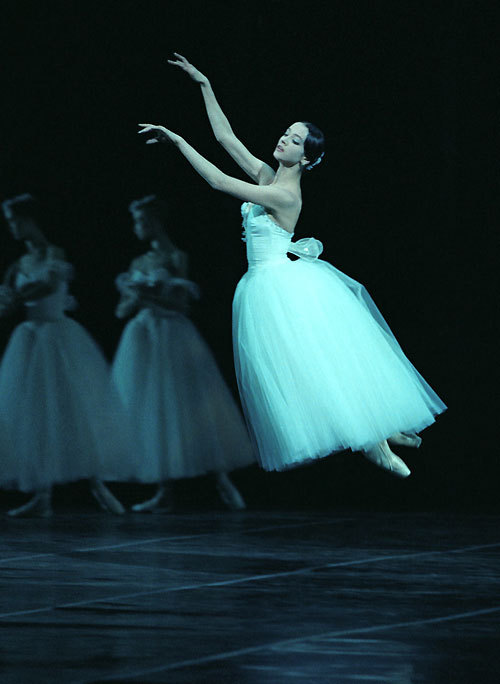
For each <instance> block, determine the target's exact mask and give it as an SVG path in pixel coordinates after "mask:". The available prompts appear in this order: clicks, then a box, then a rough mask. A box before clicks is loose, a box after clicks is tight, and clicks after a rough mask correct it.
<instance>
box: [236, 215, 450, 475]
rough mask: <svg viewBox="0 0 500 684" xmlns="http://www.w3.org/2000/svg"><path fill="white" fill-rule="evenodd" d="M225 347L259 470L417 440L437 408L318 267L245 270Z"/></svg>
mask: <svg viewBox="0 0 500 684" xmlns="http://www.w3.org/2000/svg"><path fill="white" fill-rule="evenodd" d="M272 230H274V232H275V233H276V234H278V233H279V232H280V231H281V232H282V233H284V231H282V229H278V228H275V227H274V228H273V229H272ZM278 237H280V236H279V235H278ZM285 238H286V236H285ZM288 239H289V236H288ZM233 340H234V356H235V366H236V374H237V378H238V384H239V388H240V394H241V399H242V404H243V407H244V411H245V415H246V418H247V423H248V425H249V428H250V430H251V434H252V437H253V439H254V441H255V444H256V445H257V448H258V453H259V458H260V462H261V465H262V466H263V467H264V468H265V469H267V470H282V469H285V468H288V467H291V466H294V465H298V464H300V463H302V462H305V461H308V460H311V459H315V458H319V457H322V456H326V455H327V454H330V453H331V452H334V451H339V450H343V449H348V448H349V449H352V450H353V451H355V450H363V449H367V448H369V447H371V446H374V445H375V444H377V443H378V442H380V441H382V440H383V439H386V438H387V437H389V436H390V435H392V434H394V433H395V432H400V431H411V432H418V431H420V430H422V429H423V428H425V427H426V426H428V425H430V424H431V423H432V422H434V417H435V416H436V415H437V414H438V413H441V412H442V411H444V410H445V408H446V406H445V405H444V404H443V402H442V401H441V400H440V399H439V397H438V396H437V395H436V393H435V392H434V391H433V390H432V389H431V388H430V387H429V385H428V384H427V383H426V382H425V380H424V379H423V378H422V377H421V376H420V374H419V373H418V372H417V370H416V369H415V368H414V367H413V366H412V364H411V363H410V361H409V360H408V359H407V358H406V356H405V355H404V354H403V352H402V351H401V348H400V347H399V345H398V343H397V341H396V340H395V338H394V336H393V335H392V333H391V331H390V329H389V328H388V326H387V324H386V323H385V321H384V320H383V318H382V316H381V315H380V313H379V312H378V310H377V308H376V306H375V305H374V303H373V301H372V300H371V298H370V297H369V295H368V293H367V292H366V290H365V289H364V287H363V286H362V285H360V284H359V283H357V282H356V281H354V280H352V279H351V278H349V277H348V276H346V275H344V274H343V273H341V272H340V271H338V270H337V269H336V268H334V267H333V266H331V265H330V264H329V263H327V262H325V261H322V260H319V259H318V260H316V261H307V260H306V259H302V258H301V259H298V260H296V261H292V260H290V259H288V258H282V259H281V260H279V261H277V262H276V263H264V264H261V265H257V266H255V267H252V268H250V270H249V271H248V272H247V273H246V274H245V275H244V276H243V278H242V279H241V281H240V282H239V284H238V287H237V289H236V292H235V296H234V303H233Z"/></svg>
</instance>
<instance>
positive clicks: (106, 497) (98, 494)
mask: <svg viewBox="0 0 500 684" xmlns="http://www.w3.org/2000/svg"><path fill="white" fill-rule="evenodd" d="M90 491H91V492H92V495H93V497H94V498H95V499H96V501H97V503H98V504H99V506H100V507H101V508H102V509H103V511H108V512H109V513H114V514H115V515H123V514H124V513H125V509H124V507H123V506H122V504H121V503H120V502H119V501H118V499H117V498H116V496H115V495H114V494H112V493H111V492H110V490H109V489H108V488H107V487H106V485H105V484H104V482H102V481H101V480H98V479H97V478H96V477H93V478H91V480H90Z"/></svg>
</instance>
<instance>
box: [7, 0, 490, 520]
mask: <svg viewBox="0 0 500 684" xmlns="http://www.w3.org/2000/svg"><path fill="white" fill-rule="evenodd" d="M1 11H2V16H1V20H2V21H1V28H0V31H1V35H0V39H1V50H2V58H1V64H0V70H1V81H2V83H1V93H2V105H1V109H2V118H3V125H2V130H1V134H0V135H1V140H0V154H1V156H0V197H1V198H2V199H3V198H5V197H8V196H11V195H13V194H15V193H18V192H24V191H30V192H32V193H34V194H36V195H37V196H38V197H39V198H40V199H41V200H42V201H43V202H44V203H45V205H46V208H47V211H48V215H49V216H50V227H49V229H48V231H47V232H48V235H49V237H50V239H51V240H52V241H53V242H55V243H58V244H60V245H62V246H64V247H65V248H66V250H67V252H68V254H69V257H70V260H71V261H72V262H73V263H74V264H75V266H76V269H77V274H78V278H77V281H76V282H75V287H74V292H75V294H76V296H77V298H78V300H79V303H80V308H79V310H78V311H77V313H76V314H75V317H76V319H77V320H79V321H80V322H82V323H83V324H84V325H85V326H86V327H87V328H88V329H89V330H90V332H91V333H92V334H93V335H94V337H95V338H96V339H97V340H98V342H99V343H100V344H101V346H102V347H103V348H104V350H105V352H106V354H107V356H108V357H109V358H111V357H112V354H113V350H114V349H115V347H116V343H117V340H118V338H119V334H120V331H121V327H122V323H121V322H119V321H117V320H115V319H114V317H113V307H114V305H115V302H116V294H115V291H114V286H113V280H114V277H115V275H116V274H117V273H118V272H120V271H122V270H124V269H125V268H126V266H127V264H128V262H129V261H130V259H131V258H132V257H133V256H134V255H135V254H136V253H137V252H138V250H139V249H141V245H140V244H139V243H137V241H136V240H135V238H134V236H133V234H132V231H131V221H130V217H129V215H128V213H127V204H128V203H129V202H130V200H131V199H133V198H136V197H139V196H141V195H143V194H145V193H150V192H156V193H158V194H160V195H161V196H163V197H164V198H165V199H167V201H168V202H169V204H170V216H171V219H170V224H169V230H170V233H171V235H172V236H173V238H174V241H175V242H177V243H178V244H179V246H181V247H182V248H183V249H185V250H186V251H187V252H188V253H189V255H190V258H191V276H192V278H193V279H194V280H196V281H197V282H198V283H199V284H200V286H201V288H202V291H203V299H202V301H201V302H200V303H199V304H198V305H197V307H196V308H195V310H194V313H193V317H194V320H195V322H196V324H197V325H198V327H199V328H200V330H201V332H202V333H203V335H204V336H205V338H206V339H207V341H208V342H209V343H210V345H211V347H212V348H213V350H214V353H215V355H216V358H217V360H218V362H219V364H220V367H221V369H222V371H223V373H224V375H225V377H226V378H227V380H228V382H229V383H230V385H231V387H232V388H233V389H234V390H235V392H236V384H235V380H234V374H233V366H232V349H231V298H232V292H233V290H234V287H235V285H236V283H237V281H238V278H239V277H240V275H241V274H242V272H243V271H244V268H245V258H244V250H243V245H242V243H241V242H240V225H241V220H240V216H239V206H238V202H237V201H236V200H234V199H232V198H229V197H226V196H223V195H220V194H218V193H215V192H214V191H212V190H211V189H210V188H209V187H208V186H207V185H205V184H204V182H203V181H202V180H201V179H200V178H198V177H197V176H196V174H194V173H193V172H192V170H191V168H190V167H189V166H188V165H187V164H186V163H185V162H184V160H183V159H182V158H181V157H180V155H178V154H176V151H175V150H174V149H172V148H168V147H166V146H146V145H144V140H143V139H141V138H139V137H138V136H137V135H136V124H137V123H138V122H144V121H146V122H155V123H164V124H165V125H167V126H168V127H169V128H171V129H172V130H174V131H176V132H179V133H180V134H181V135H183V136H184V137H185V138H187V139H188V140H189V141H190V142H192V144H194V146H195V147H196V148H197V149H198V150H199V151H200V152H201V153H202V154H205V155H206V156H207V157H208V158H209V159H211V160H212V161H214V162H215V163H216V164H218V165H220V166H221V168H223V169H224V170H225V171H226V172H228V173H234V174H235V175H237V176H239V177H242V175H241V172H240V171H239V169H237V168H236V167H235V166H234V165H233V163H232V161H231V160H230V159H229V158H226V157H225V156H224V154H223V151H222V150H221V149H219V148H218V146H217V143H216V142H215V140H214V139H213V137H212V135H211V131H210V128H209V125H208V122H207V119H206V116H205V114H204V110H203V106H202V100H201V95H200V93H199V92H198V88H197V86H196V85H194V84H193V83H192V82H191V81H189V80H188V79H187V78H186V77H185V76H184V75H183V74H182V73H181V72H180V71H178V70H175V69H174V68H173V67H170V66H169V65H168V64H167V62H166V59H167V57H168V56H170V55H171V53H172V52H173V51H174V50H176V51H180V52H181V53H183V54H185V55H186V56H187V57H188V58H189V59H190V60H191V61H192V62H193V63H194V64H195V65H197V66H198V67H199V68H200V69H201V70H202V71H204V72H205V73H206V74H207V75H208V76H209V77H210V79H211V81H212V84H213V86H214V89H215V91H216V93H217V95H218V97H219V99H220V101H221V104H222V106H223V108H224V109H225V111H226V113H227V115H228V117H229V119H230V120H231V122H232V124H233V127H234V129H235V131H236V133H237V134H238V135H239V136H240V137H241V138H242V139H243V141H244V142H245V143H246V144H247V145H248V147H249V148H250V149H251V150H252V151H253V152H254V153H255V154H257V155H258V156H261V157H262V158H264V159H266V160H268V161H270V160H271V153H272V150H273V149H274V145H275V143H276V139H277V136H278V135H279V134H280V132H281V131H282V129H283V127H284V126H285V125H289V124H290V123H291V122H293V121H296V120H300V119H303V120H310V121H313V122H315V123H316V124H317V125H319V126H320V127H321V128H322V129H323V130H324V131H325V134H326V136H327V155H326V158H325V161H324V163H323V164H322V165H321V166H320V167H319V168H318V169H316V170H315V171H314V173H313V174H311V175H310V176H309V177H307V179H306V180H305V182H304V210H303V214H302V217H301V220H300V222H299V225H298V227H297V233H296V234H297V236H298V237H303V236H307V235H314V236H316V237H318V238H319V239H321V240H322V241H323V243H324V245H325V252H324V258H326V259H327V260H329V261H331V262H332V263H334V264H335V265H336V266H337V267H338V268H340V269H341V270H343V271H345V272H346V273H348V274H349V275H351V276H352V277H354V278H356V279H357V280H360V281H361V282H363V283H364V284H365V285H366V286H367V288H368V290H369V291H370V292H371V294H372V295H373V297H374V299H375V301H376V302H377V304H378V305H379V308H380V309H381V310H382V312H383V314H384V315H385V317H386V318H387V320H388V322H389V324H390V325H391V327H392V329H393V330H394V332H395V334H396V336H397V337H398V339H399V340H400V342H401V344H402V346H403V348H404V349H405V351H406V352H407V355H408V356H409V357H410V359H411V360H412V361H413V363H414V364H415V365H416V366H417V368H418V369H419V370H420V371H421V373H422V374H423V375H424V377H426V379H427V380H428V381H429V382H430V384H431V385H432V386H433V387H434V388H435V389H436V390H437V391H438V393H439V394H440V395H441V396H442V398H443V399H444V401H445V402H446V403H447V404H448V405H449V407H450V408H449V410H448V412H447V413H446V414H445V415H444V416H443V417H442V418H440V419H439V421H438V423H437V424H436V425H435V426H433V427H432V428H430V429H429V430H427V431H426V433H425V439H424V446H422V448H421V449H420V450H419V452H417V453H414V452H409V453H407V454H406V455H407V456H408V462H409V465H410V467H412V469H413V470H414V473H413V475H412V477H411V478H410V479H409V480H408V481H405V482H401V481H397V480H393V479H391V478H390V477H389V476H387V475H386V474H385V473H382V472H379V471H378V470H377V469H375V468H373V467H371V466H370V465H369V464H367V463H365V462H362V461H361V458H359V457H357V456H352V455H351V454H340V455H337V456H333V457H330V458H329V459H325V460H323V461H321V462H318V463H317V464H315V465H313V466H309V467H307V468H302V469H299V470H296V471H292V472H288V473H284V474H266V473H264V472H262V471H259V470H258V469H257V468H253V469H250V470H248V471H246V472H243V473H240V474H239V475H237V477H236V479H237V481H238V483H239V485H240V486H241V488H242V490H243V491H244V493H245V494H246V496H247V498H248V499H249V500H250V501H253V502H254V503H255V504H257V505H261V504H262V505H271V504H273V503H276V504H278V505H290V506H291V505H305V506H307V505H314V506H337V505H347V506H350V505H354V506H368V507H377V508H391V507H394V508H401V507H403V508H404V507H410V508H429V507H432V508H439V507H444V508H461V507H467V508H476V509H479V508H481V509H485V508H486V509H491V508H493V507H495V506H496V507H498V504H497V500H498V499H497V496H496V490H497V481H498V476H499V475H500V468H499V467H498V465H497V463H498V439H497V438H496V436H495V432H496V423H497V418H496V411H495V408H494V404H493V401H494V396H493V395H494V393H495V390H494V388H495V387H496V385H495V384H494V383H493V376H494V373H495V370H496V369H495V360H496V338H497V335H496V334H495V329H496V322H495V316H494V312H495V309H494V308H491V307H493V305H494V303H495V301H496V300H495V297H494V296H492V294H493V292H494V290H493V285H494V279H495V273H496V270H495V260H496V252H495V249H496V246H497V242H498V241H497V238H496V232H495V215H496V209H497V201H496V199H495V191H496V184H495V175H494V174H493V162H494V154H495V152H494V150H495V146H494V142H493V141H494V130H495V128H494V125H495V122H494V118H495V115H496V109H495V105H496V104H497V92H498V86H497V84H496V83H497V82H496V77H497V75H498V73H497V71H498V69H497V66H496V64H497V62H496V54H495V52H496V46H495V41H496V40H497V35H498V14H497V11H496V3H495V2H491V3H489V2H472V1H467V0H455V1H452V0H450V1H449V2H446V1H443V2H430V1H429V2H422V1H421V0H399V1H396V0H380V1H379V2H376V3H373V2H360V1H356V2H347V1H344V2H332V1H330V2H328V1H325V2H317V1H313V2H307V3H306V2H297V0H287V1H286V2H283V1H282V0H267V1H264V2H260V3H259V2H253V3H238V2H222V1H217V0H214V1H212V2H204V3H202V2H194V1H193V0H184V1H183V2H175V3H174V2H168V1H163V2H160V1H158V0H153V1H150V2H148V1H142V2H133V1H131V0H121V1H120V2H113V1H110V0H102V1H101V2H99V3H97V2H96V3H89V2H75V1H68V2H32V3H27V2H22V1H16V2H3V3H2V10H1ZM1 240H2V242H1V244H2V252H1V263H0V266H1V267H2V269H5V268H6V266H7V265H8V264H9V263H10V262H11V261H12V260H13V259H14V258H16V257H17V256H18V254H19V253H20V249H21V248H20V246H19V245H17V244H15V243H14V241H12V239H11V237H10V235H9V234H8V232H7V230H6V225H5V223H4V226H3V230H2V238H1ZM14 322H15V321H14V319H10V320H8V321H7V320H3V321H1V322H0V337H1V343H2V346H4V345H5V343H6V341H7V339H8V335H9V334H10V331H11V329H12V325H13V323H14ZM492 407H493V408H492ZM402 455H404V454H402ZM190 486H191V489H190V490H189V491H191V492H193V491H194V492H197V494H196V496H199V497H201V498H202V494H201V493H202V492H203V491H204V489H205V485H204V484H203V483H202V484H199V483H198V484H196V483H191V485H190ZM196 487H198V489H196ZM193 488H194V489H193ZM187 491H188V488H186V489H185V493H186V492H187ZM187 496H189V495H187ZM196 496H195V498H196Z"/></svg>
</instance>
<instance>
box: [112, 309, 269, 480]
mask: <svg viewBox="0 0 500 684" xmlns="http://www.w3.org/2000/svg"><path fill="white" fill-rule="evenodd" d="M113 380H114V383H115V386H116V387H117V389H118V390H119V393H120V396H121V398H122V401H123V402H124V405H125V406H126V408H127V411H128V414H129V417H130V421H131V424H132V425H133V427H134V430H135V431H136V432H137V434H138V435H139V437H140V440H139V442H140V443H138V445H137V451H136V453H135V455H134V457H133V461H132V462H131V463H130V464H129V468H128V470H129V471H131V472H132V478H133V479H135V480H138V481H141V482H161V481H163V480H167V479H177V478H184V477H195V476H198V475H203V474H205V473H208V472H211V471H215V472H223V471H230V470H233V469H235V468H241V467H243V466H247V465H249V464H251V463H255V460H256V456H255V454H254V452H253V448H252V444H251V441H250V438H249V435H248V432H247V429H246V427H245V423H244V420H243V417H242V415H241V413H240V410H239V409H238V407H237V404H236V402H235V400H234V398H233V396H232V394H231V392H230V390H229V388H228V387H227V385H226V383H225V382H224V380H223V378H222V376H221V373H220V371H219V369H218V367H217V364H216V362H215V359H214V357H213V355H212V353H211V351H210V349H209V348H208V346H207V344H206V343H205V341H204V340H203V339H202V337H201V336H200V334H199V333H198V331H197V330H196V328H195V326H194V325H193V323H192V322H191V321H190V320H189V319H188V318H187V317H186V316H184V315H182V314H180V313H177V312H175V311H167V310H160V309H158V310H156V309H154V310H153V309H152V308H145V309H142V310H141V311H140V313H139V314H137V315H136V316H135V318H133V319H132V320H131V321H129V323H127V325H126V326H125V329H124V331H123V334H122V337H121V340H120V343H119V346H118V349H117V352H116V356H115V360H114V362H113Z"/></svg>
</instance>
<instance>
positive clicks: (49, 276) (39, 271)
mask: <svg viewBox="0 0 500 684" xmlns="http://www.w3.org/2000/svg"><path fill="white" fill-rule="evenodd" d="M73 275H74V271H73V267H72V266H71V264H69V263H68V262H67V261H64V260H63V259H54V258H51V257H49V258H47V259H43V260H35V259H30V258H29V257H28V256H27V257H23V259H21V262H20V267H19V269H18V270H17V272H16V275H15V280H14V288H15V289H16V290H20V289H21V288H22V287H23V286H26V285H29V284H33V285H35V284H37V283H39V284H44V283H49V282H55V287H54V290H53V291H52V292H51V293H50V294H48V295H46V296H45V297H40V298H38V299H33V300H30V301H26V302H25V307H26V315H27V317H28V319H30V320H43V321H50V320H59V319H61V318H64V312H65V311H68V310H72V309H74V308H76V302H75V299H74V298H73V297H72V296H71V295H70V294H69V285H68V283H69V281H70V280H71V279H72V278H73Z"/></svg>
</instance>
